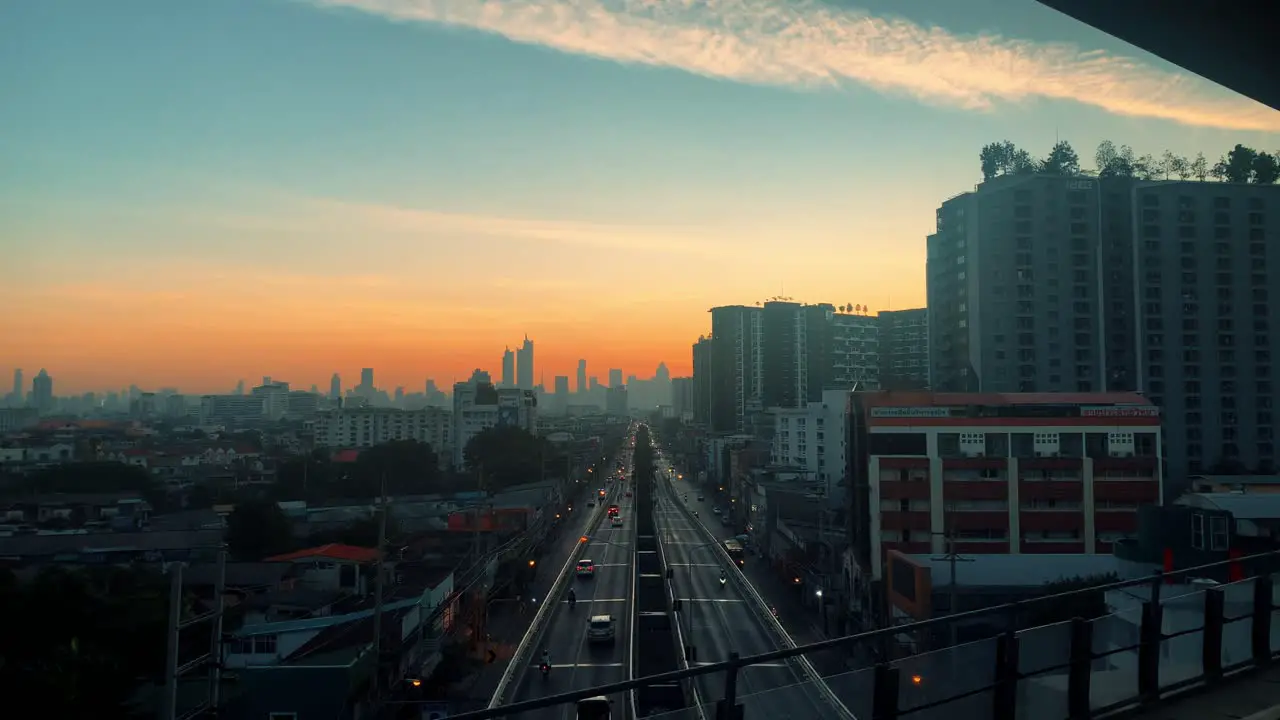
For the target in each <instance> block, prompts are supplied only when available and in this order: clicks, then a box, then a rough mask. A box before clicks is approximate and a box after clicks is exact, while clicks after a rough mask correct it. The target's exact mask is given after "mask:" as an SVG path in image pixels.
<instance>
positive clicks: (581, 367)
mask: <svg viewBox="0 0 1280 720" xmlns="http://www.w3.org/2000/svg"><path fill="white" fill-rule="evenodd" d="M19 372H21V370H19ZM586 391H587V361H586V360H585V359H583V360H579V361H578V392H580V393H584V392H586Z"/></svg>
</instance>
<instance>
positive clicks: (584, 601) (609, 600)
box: [560, 598, 627, 603]
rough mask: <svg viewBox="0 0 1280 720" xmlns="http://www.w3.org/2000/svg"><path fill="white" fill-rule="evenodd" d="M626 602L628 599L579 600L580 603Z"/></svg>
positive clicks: (563, 601) (564, 601) (565, 601)
mask: <svg viewBox="0 0 1280 720" xmlns="http://www.w3.org/2000/svg"><path fill="white" fill-rule="evenodd" d="M626 601H627V599H626V598H591V599H587V598H582V599H581V600H578V602H579V603H620V602H626ZM560 602H562V603H567V602H569V601H568V600H561V601H560Z"/></svg>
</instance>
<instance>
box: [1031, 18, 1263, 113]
mask: <svg viewBox="0 0 1280 720" xmlns="http://www.w3.org/2000/svg"><path fill="white" fill-rule="evenodd" d="M1038 1H1039V2H1040V3H1041V4H1042V5H1047V6H1048V7H1051V8H1053V9H1054V10H1057V11H1058V12H1061V13H1063V14H1065V15H1069V16H1071V17H1073V18H1075V19H1076V20H1079V21H1080V22H1082V23H1085V24H1087V25H1091V26H1093V27H1095V28H1097V29H1099V30H1101V31H1102V32H1105V33H1107V34H1108V35H1112V36H1114V37H1117V38H1119V39H1121V40H1124V41H1125V42H1127V43H1129V44H1131V45H1136V46H1138V47H1140V48H1142V49H1143V50H1146V51H1147V52H1149V53H1151V54H1153V55H1156V56H1158V57H1160V58H1163V59H1164V60H1167V61H1168V62H1171V63H1173V64H1175V65H1178V66H1179V67H1182V68H1185V69H1186V70H1190V71H1191V72H1193V73H1195V74H1197V75H1200V76H1201V77H1204V78H1206V79H1208V80H1212V81H1213V82H1215V83H1218V84H1219V85H1222V86H1223V87H1226V88H1229V89H1231V90H1234V91H1235V92H1238V93H1240V94H1241V95H1244V96H1246V97H1250V98H1253V99H1254V100H1257V101H1258V102H1260V103H1263V104H1264V105H1269V106H1271V107H1273V108H1275V109H1277V110H1280V74H1277V70H1276V69H1277V68H1280V42H1278V41H1277V39H1276V35H1275V33H1276V28H1277V18H1280V9H1277V6H1276V5H1275V4H1274V3H1270V2H1247V1H1245V0H1038Z"/></svg>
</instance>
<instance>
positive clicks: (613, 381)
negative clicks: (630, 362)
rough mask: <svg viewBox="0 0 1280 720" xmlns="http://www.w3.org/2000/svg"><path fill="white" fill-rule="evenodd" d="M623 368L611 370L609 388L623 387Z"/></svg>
mask: <svg viewBox="0 0 1280 720" xmlns="http://www.w3.org/2000/svg"><path fill="white" fill-rule="evenodd" d="M622 384H623V383H622V368H610V369H609V387H622Z"/></svg>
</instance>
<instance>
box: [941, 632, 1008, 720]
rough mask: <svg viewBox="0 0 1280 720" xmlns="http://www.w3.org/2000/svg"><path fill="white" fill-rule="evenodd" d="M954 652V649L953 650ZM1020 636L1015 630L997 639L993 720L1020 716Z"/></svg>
mask: <svg viewBox="0 0 1280 720" xmlns="http://www.w3.org/2000/svg"><path fill="white" fill-rule="evenodd" d="M953 650H954V649H953ZM1019 676H1020V673H1019V668H1018V635H1017V633H1016V632H1015V631H1014V629H1013V628H1010V629H1008V630H1006V631H1005V632H1004V633H1002V634H1001V635H1000V637H998V638H996V686H995V688H994V692H992V693H991V700H992V703H993V705H994V707H993V708H992V712H991V718H992V720H1014V719H1015V718H1016V717H1017V716H1018V712H1017V707H1018V678H1019Z"/></svg>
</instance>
